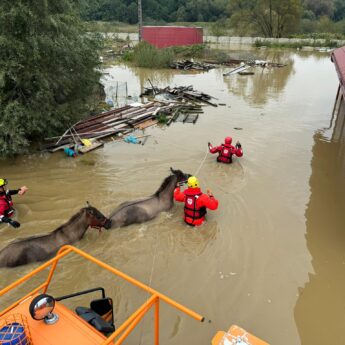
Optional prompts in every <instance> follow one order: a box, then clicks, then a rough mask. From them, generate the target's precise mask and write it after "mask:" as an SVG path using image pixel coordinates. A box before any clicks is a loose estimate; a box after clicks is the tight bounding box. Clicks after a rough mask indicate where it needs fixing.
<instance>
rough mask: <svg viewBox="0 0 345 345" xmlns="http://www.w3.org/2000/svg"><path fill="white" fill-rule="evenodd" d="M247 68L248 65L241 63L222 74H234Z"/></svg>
mask: <svg viewBox="0 0 345 345" xmlns="http://www.w3.org/2000/svg"><path fill="white" fill-rule="evenodd" d="M248 68H250V66H248V65H243V64H242V65H241V66H239V67H236V68H234V69H232V70H231V71H229V72H227V73H223V76H224V77H226V76H229V75H231V74H236V73H239V72H243V71H245V70H246V69H248Z"/></svg>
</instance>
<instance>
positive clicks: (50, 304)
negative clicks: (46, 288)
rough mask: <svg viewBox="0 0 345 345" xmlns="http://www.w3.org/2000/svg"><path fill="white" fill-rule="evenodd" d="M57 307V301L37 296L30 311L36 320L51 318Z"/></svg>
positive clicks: (49, 297) (45, 296)
mask: <svg viewBox="0 0 345 345" xmlns="http://www.w3.org/2000/svg"><path fill="white" fill-rule="evenodd" d="M54 307H55V299H54V298H53V297H52V296H49V295H45V294H42V295H39V296H36V297H35V298H34V299H33V300H32V301H31V303H30V307H29V311H30V315H31V317H32V318H33V319H34V320H43V319H45V318H47V317H48V318H49V317H50V315H51V314H52V312H53V310H54Z"/></svg>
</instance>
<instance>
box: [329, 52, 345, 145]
mask: <svg viewBox="0 0 345 345" xmlns="http://www.w3.org/2000/svg"><path fill="white" fill-rule="evenodd" d="M331 59H332V61H333V63H334V66H335V69H336V71H337V74H338V78H339V86H338V91H337V95H336V100H335V103H334V108H333V114H332V122H333V118H334V117H336V124H335V128H336V130H334V132H333V139H335V140H345V46H344V47H341V48H338V49H335V50H334V51H333V53H332V55H331Z"/></svg>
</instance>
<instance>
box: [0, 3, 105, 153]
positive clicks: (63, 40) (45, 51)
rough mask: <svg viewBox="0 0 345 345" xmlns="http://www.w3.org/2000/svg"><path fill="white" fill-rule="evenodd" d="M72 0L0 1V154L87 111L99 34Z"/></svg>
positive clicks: (95, 81)
mask: <svg viewBox="0 0 345 345" xmlns="http://www.w3.org/2000/svg"><path fill="white" fill-rule="evenodd" d="M74 4H75V1H73V0H59V1H55V0H16V1H13V0H1V2H0V71H1V72H0V155H1V156H4V155H9V154H16V153H20V152H23V151H25V150H26V149H27V148H28V145H29V144H30V142H31V141H35V140H39V139H41V138H42V137H44V136H49V135H52V134H56V133H58V132H60V131H61V130H62V129H63V128H66V126H68V125H70V124H71V123H72V122H74V121H75V120H76V119H78V118H80V116H81V114H86V111H87V110H88V100H89V97H90V95H93V94H94V92H95V90H96V89H97V88H98V87H99V84H98V83H99V77H100V75H99V72H98V71H97V69H96V67H97V66H98V64H99V57H98V49H99V48H100V45H101V39H100V38H99V37H93V36H90V35H87V34H85V33H84V31H83V26H82V24H81V22H80V20H79V18H78V16H77V15H76V11H75V8H74Z"/></svg>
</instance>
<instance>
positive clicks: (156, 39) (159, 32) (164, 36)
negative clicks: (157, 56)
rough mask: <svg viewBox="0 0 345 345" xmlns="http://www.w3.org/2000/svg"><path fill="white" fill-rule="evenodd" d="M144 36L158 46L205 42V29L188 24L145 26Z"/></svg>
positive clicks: (143, 29)
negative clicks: (188, 25)
mask: <svg viewBox="0 0 345 345" xmlns="http://www.w3.org/2000/svg"><path fill="white" fill-rule="evenodd" d="M142 38H143V40H144V41H146V42H148V43H150V44H152V45H153V46H155V47H157V48H166V47H173V46H186V45H192V44H202V43H203V29H202V28H199V27H187V26H143V28H142Z"/></svg>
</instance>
